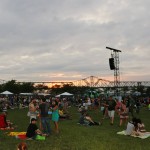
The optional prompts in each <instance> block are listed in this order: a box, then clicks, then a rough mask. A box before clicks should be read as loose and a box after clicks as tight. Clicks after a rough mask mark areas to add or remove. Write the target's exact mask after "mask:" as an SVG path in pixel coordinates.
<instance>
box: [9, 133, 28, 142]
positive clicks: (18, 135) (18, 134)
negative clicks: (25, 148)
mask: <svg viewBox="0 0 150 150" xmlns="http://www.w3.org/2000/svg"><path fill="white" fill-rule="evenodd" d="M8 136H15V137H16V138H17V139H21V140H25V139H27V137H26V132H10V133H9V134H8Z"/></svg>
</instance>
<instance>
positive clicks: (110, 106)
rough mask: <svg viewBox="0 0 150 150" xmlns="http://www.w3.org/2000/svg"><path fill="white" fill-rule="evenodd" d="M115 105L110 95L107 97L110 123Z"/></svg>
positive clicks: (112, 119) (112, 121)
mask: <svg viewBox="0 0 150 150" xmlns="http://www.w3.org/2000/svg"><path fill="white" fill-rule="evenodd" d="M115 107H116V101H115V100H114V99H113V98H112V97H109V100H108V115H109V117H110V124H111V125H113V124H114V115H115Z"/></svg>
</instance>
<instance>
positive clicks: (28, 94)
mask: <svg viewBox="0 0 150 150" xmlns="http://www.w3.org/2000/svg"><path fill="white" fill-rule="evenodd" d="M20 95H25V96H32V95H33V93H20Z"/></svg>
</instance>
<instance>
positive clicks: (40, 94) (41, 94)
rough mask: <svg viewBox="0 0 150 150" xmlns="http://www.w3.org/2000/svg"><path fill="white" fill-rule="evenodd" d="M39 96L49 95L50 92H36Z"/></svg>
mask: <svg viewBox="0 0 150 150" xmlns="http://www.w3.org/2000/svg"><path fill="white" fill-rule="evenodd" d="M38 95H39V96H50V95H51V94H48V93H38Z"/></svg>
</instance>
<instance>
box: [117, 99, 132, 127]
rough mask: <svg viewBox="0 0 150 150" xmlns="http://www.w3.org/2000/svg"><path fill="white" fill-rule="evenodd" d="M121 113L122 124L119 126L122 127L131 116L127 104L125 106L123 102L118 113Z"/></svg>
mask: <svg viewBox="0 0 150 150" xmlns="http://www.w3.org/2000/svg"><path fill="white" fill-rule="evenodd" d="M118 113H119V116H120V123H119V126H121V125H122V123H123V122H124V123H126V122H127V120H128V118H129V116H128V110H127V108H126V104H125V101H124V100H123V101H121V105H120V111H119V112H118Z"/></svg>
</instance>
